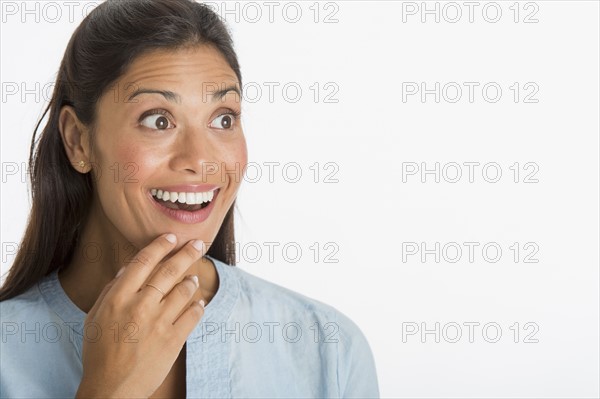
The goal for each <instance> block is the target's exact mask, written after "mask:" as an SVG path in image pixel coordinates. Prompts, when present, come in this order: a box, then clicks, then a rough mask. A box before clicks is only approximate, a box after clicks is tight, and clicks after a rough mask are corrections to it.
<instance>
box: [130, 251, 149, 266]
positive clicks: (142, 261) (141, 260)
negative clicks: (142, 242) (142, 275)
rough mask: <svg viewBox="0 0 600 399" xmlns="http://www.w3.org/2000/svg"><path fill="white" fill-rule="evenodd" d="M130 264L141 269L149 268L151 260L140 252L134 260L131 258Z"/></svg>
mask: <svg viewBox="0 0 600 399" xmlns="http://www.w3.org/2000/svg"><path fill="white" fill-rule="evenodd" d="M131 263H134V264H137V265H139V266H142V267H149V266H150V265H151V263H152V260H151V259H150V257H149V256H148V254H146V253H144V252H140V253H138V254H137V255H136V256H135V258H133V260H132V261H131Z"/></svg>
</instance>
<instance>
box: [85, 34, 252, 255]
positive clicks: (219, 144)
mask: <svg viewBox="0 0 600 399" xmlns="http://www.w3.org/2000/svg"><path fill="white" fill-rule="evenodd" d="M239 90H240V83H239V81H238V79H237V77H236V75H235V73H234V71H233V70H232V69H231V68H230V67H229V65H228V64H227V62H226V61H225V59H224V58H223V56H222V55H221V54H220V53H219V52H218V51H217V50H215V49H213V48H212V47H207V46H200V47H195V48H193V49H189V50H178V51H176V52H174V51H154V52H152V53H148V54H146V55H142V56H140V57H138V58H137V59H136V60H135V61H134V62H133V64H132V65H131V66H130V67H129V69H128V70H127V71H126V73H125V74H124V75H123V76H122V77H121V78H120V79H119V81H118V82H117V83H116V84H115V85H114V86H112V87H111V89H110V90H109V91H107V92H106V94H104V95H103V96H102V97H101V99H100V101H99V102H98V104H97V119H96V124H95V130H94V146H93V152H92V154H91V155H92V159H90V161H91V162H92V165H94V171H95V181H96V189H97V191H96V199H97V201H96V207H97V208H99V209H96V211H100V212H95V214H100V215H105V217H106V218H105V222H108V226H104V227H101V228H106V227H108V229H109V230H110V229H111V228H112V227H113V226H114V228H116V229H117V230H118V231H119V232H120V233H121V234H122V235H123V236H124V237H125V239H126V240H127V241H129V242H131V243H133V244H134V245H135V246H136V247H138V248H141V247H143V246H146V245H147V244H148V243H149V242H150V241H151V240H152V239H154V238H156V237H157V236H158V235H160V234H163V233H168V232H170V233H175V234H176V235H177V237H178V247H181V246H182V245H183V244H185V242H187V241H189V240H191V239H198V238H199V239H202V240H204V241H205V242H206V243H207V244H209V243H211V242H212V241H213V240H214V238H215V236H216V234H217V232H218V230H219V228H220V226H221V224H222V222H223V219H224V218H225V215H226V213H227V211H228V210H229V208H230V207H231V205H232V203H233V201H234V200H235V197H236V195H237V191H238V189H239V186H240V183H241V181H242V176H243V172H244V170H245V168H246V164H247V149H246V141H245V138H244V133H243V131H242V126H241V123H240V120H239V116H237V114H239V113H240V112H241V98H240V95H239ZM159 189H162V190H163V192H164V191H169V193H170V197H171V198H169V199H166V200H163V201H157V199H156V198H155V197H153V195H152V193H156V194H158V190H159ZM217 190H218V191H217ZM211 191H212V192H213V194H212V195H214V198H213V200H212V201H210V205H209V206H208V207H207V208H206V210H204V211H201V212H193V214H194V215H195V216H190V215H192V213H189V212H188V213H186V214H183V213H182V212H178V211H171V212H169V211H167V210H165V208H166V207H171V208H173V207H174V206H177V207H180V206H183V204H182V203H181V197H182V193H185V194H184V197H185V198H186V202H187V203H189V202H191V201H190V199H189V198H190V195H191V198H192V202H193V199H194V198H195V199H196V201H198V198H203V195H204V194H198V195H196V194H195V193H203V192H204V193H209V192H211ZM175 192H177V193H178V197H179V199H178V200H175V201H173V199H174V198H173V193H175ZM210 195H211V194H208V197H209V198H210ZM204 196H206V195H204ZM206 199H207V198H203V200H206ZM159 204H162V205H159ZM198 206H199V205H196V207H198ZM169 214H171V215H175V214H178V215H179V217H177V216H169ZM181 215H184V216H183V217H182V216H181Z"/></svg>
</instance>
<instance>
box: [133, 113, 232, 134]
mask: <svg viewBox="0 0 600 399" xmlns="http://www.w3.org/2000/svg"><path fill="white" fill-rule="evenodd" d="M241 114H242V113H241V112H240V111H235V110H232V109H227V110H226V111H225V112H223V113H220V114H219V115H217V117H216V118H219V117H221V116H224V115H232V116H233V117H234V124H235V123H236V122H238V120H239V118H240V116H241ZM151 115H163V116H164V117H166V118H167V119H169V123H173V122H172V121H171V119H174V118H173V116H172V115H171V113H170V112H169V111H167V110H164V109H160V108H156V109H151V110H150V111H147V112H144V113H143V114H142V116H140V119H139V120H138V123H139V124H141V123H142V121H143V120H144V119H146V118H147V117H149V116H151ZM216 118H215V119H216ZM211 122H212V121H211ZM142 126H143V125H142ZM143 127H146V128H148V127H147V126H143ZM148 129H150V130H167V129H151V128H148ZM219 130H232V129H219Z"/></svg>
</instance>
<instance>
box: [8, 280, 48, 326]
mask: <svg viewBox="0 0 600 399" xmlns="http://www.w3.org/2000/svg"><path fill="white" fill-rule="evenodd" d="M45 307H46V302H45V301H44V299H43V298H42V295H41V293H40V290H39V287H38V283H35V284H34V285H32V286H31V287H30V288H29V289H28V290H27V291H25V292H23V293H22V294H19V295H17V296H16V297H13V298H10V299H7V300H4V301H2V302H0V318H1V319H2V323H5V322H10V321H11V320H16V319H22V318H23V316H25V315H31V314H32V313H38V312H39V311H40V308H45Z"/></svg>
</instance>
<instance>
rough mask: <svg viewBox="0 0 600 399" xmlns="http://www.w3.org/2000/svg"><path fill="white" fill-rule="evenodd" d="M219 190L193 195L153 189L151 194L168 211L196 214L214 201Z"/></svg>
mask: <svg viewBox="0 0 600 399" xmlns="http://www.w3.org/2000/svg"><path fill="white" fill-rule="evenodd" d="M218 191H219V189H215V190H213V191H207V192H201V193H191V192H188V193H186V192H169V191H163V190H157V189H152V190H150V193H151V194H152V198H153V199H154V201H156V202H158V203H159V204H160V205H162V206H164V207H165V208H168V209H174V210H179V211H186V212H196V211H199V210H201V209H204V208H206V207H207V206H208V205H209V204H210V203H211V201H212V200H213V199H214V197H215V196H216V194H217V193H218Z"/></svg>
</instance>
